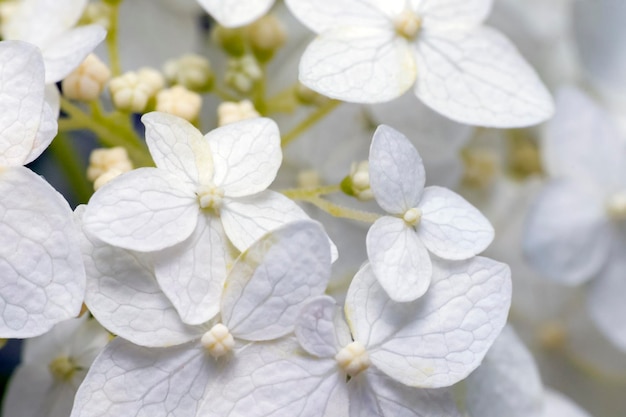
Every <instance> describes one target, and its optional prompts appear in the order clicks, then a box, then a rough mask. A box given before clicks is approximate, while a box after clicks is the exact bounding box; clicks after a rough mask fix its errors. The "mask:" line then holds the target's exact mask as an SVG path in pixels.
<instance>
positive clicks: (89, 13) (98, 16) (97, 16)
mask: <svg viewBox="0 0 626 417" xmlns="http://www.w3.org/2000/svg"><path fill="white" fill-rule="evenodd" d="M93 23H95V24H98V25H100V26H102V27H104V28H105V29H107V30H108V29H109V27H110V26H111V6H110V5H108V4H106V3H99V2H98V3H87V5H86V6H85V10H84V11H83V15H82V16H81V18H80V21H79V24H81V25H90V24H93Z"/></svg>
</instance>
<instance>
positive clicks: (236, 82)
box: [224, 55, 263, 93]
mask: <svg viewBox="0 0 626 417" xmlns="http://www.w3.org/2000/svg"><path fill="white" fill-rule="evenodd" d="M262 77H263V71H261V67H260V66H259V63H258V62H257V61H256V59H255V58H254V57H253V56H252V55H244V56H243V57H241V58H232V59H230V60H229V61H228V68H227V69H226V75H225V77H224V81H225V82H226V84H228V85H229V86H230V87H232V88H233V89H235V90H237V91H239V92H240V93H248V92H250V90H252V87H253V86H254V83H255V82H256V81H258V80H260V79H261V78H262Z"/></svg>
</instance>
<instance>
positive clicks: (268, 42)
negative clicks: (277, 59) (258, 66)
mask: <svg viewBox="0 0 626 417" xmlns="http://www.w3.org/2000/svg"><path fill="white" fill-rule="evenodd" d="M248 36H249V40H250V46H251V47H252V52H253V53H254V55H255V56H256V58H257V59H258V60H259V61H261V62H267V61H269V60H270V59H272V57H273V56H274V53H275V52H276V51H277V50H278V49H279V48H280V47H282V46H283V45H284V44H285V41H286V40H287V32H286V31H285V27H284V26H283V24H282V23H281V21H280V20H278V19H277V18H276V16H274V15H265V16H263V17H261V18H260V19H258V20H257V21H255V22H254V23H252V24H251V25H250V26H248Z"/></svg>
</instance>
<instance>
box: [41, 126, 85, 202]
mask: <svg viewBox="0 0 626 417" xmlns="http://www.w3.org/2000/svg"><path fill="white" fill-rule="evenodd" d="M48 149H49V150H50V152H51V153H52V155H53V156H54V158H55V159H56V160H57V161H58V162H59V165H60V167H61V170H62V171H63V174H64V175H65V177H66V178H67V182H68V183H69V184H70V187H72V190H73V191H74V193H75V195H76V198H77V200H78V202H79V203H81V204H82V203H86V202H87V201H88V200H89V198H90V197H91V194H93V188H92V186H91V184H90V183H89V181H87V178H86V177H85V167H84V166H83V164H81V163H80V161H79V159H78V157H77V156H78V152H76V150H75V149H74V146H73V144H72V142H71V140H70V138H69V137H68V135H67V134H64V133H60V134H59V135H57V137H56V138H54V140H53V141H52V143H51V144H50V146H49V147H48Z"/></svg>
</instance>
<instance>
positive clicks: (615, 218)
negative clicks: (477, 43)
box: [524, 88, 626, 350]
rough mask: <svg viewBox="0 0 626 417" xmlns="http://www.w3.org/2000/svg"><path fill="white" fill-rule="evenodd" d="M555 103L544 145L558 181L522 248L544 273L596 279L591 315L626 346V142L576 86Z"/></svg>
mask: <svg viewBox="0 0 626 417" xmlns="http://www.w3.org/2000/svg"><path fill="white" fill-rule="evenodd" d="M557 108H558V111H557V115H556V117H555V118H554V119H553V120H552V121H551V122H550V124H549V126H548V130H547V133H546V138H545V139H546V141H545V149H544V152H545V153H544V154H545V162H546V168H547V170H548V172H549V173H550V175H551V177H552V178H553V179H552V180H551V181H550V182H549V183H548V184H546V186H545V189H544V190H543V192H542V193H541V194H540V195H539V197H538V198H537V200H536V202H535V205H534V206H533V207H532V208H531V210H530V212H529V214H528V220H527V227H526V234H525V236H524V251H525V253H526V255H527V256H528V259H529V261H530V262H531V263H532V265H533V266H534V267H536V268H537V270H538V271H539V272H540V273H541V274H542V275H544V276H545V277H546V278H549V279H552V280H555V281H557V282H561V283H563V284H566V285H570V286H573V285H578V284H582V283H584V282H587V281H589V280H590V279H591V278H594V277H595V279H594V280H593V282H592V283H591V284H590V286H589V289H588V306H589V309H590V313H591V316H592V318H593V319H594V320H595V321H596V323H597V325H598V326H599V328H600V329H601V330H602V332H603V333H604V334H605V335H606V336H607V337H608V338H609V339H610V340H612V341H613V343H615V344H616V346H618V347H619V348H621V349H622V350H624V349H626V323H625V322H624V321H623V320H621V317H624V315H626V304H624V303H623V302H622V296H621V295H622V294H624V292H625V291H626V280H624V279H623V271H624V270H625V269H624V268H626V258H625V257H624V256H623V254H624V251H625V250H626V235H625V234H624V231H623V223H624V220H626V159H625V157H626V140H624V138H623V137H621V136H620V134H619V132H618V130H617V128H616V127H615V126H614V124H613V123H612V121H611V120H610V118H609V117H608V116H607V115H606V114H605V113H603V112H602V110H601V109H600V108H599V107H597V106H596V105H595V104H594V103H593V102H591V101H590V99H589V98H587V97H586V96H585V95H584V94H582V93H581V92H580V91H578V90H575V89H573V88H570V89H564V90H562V91H561V92H560V93H559V97H558V107H557Z"/></svg>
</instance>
